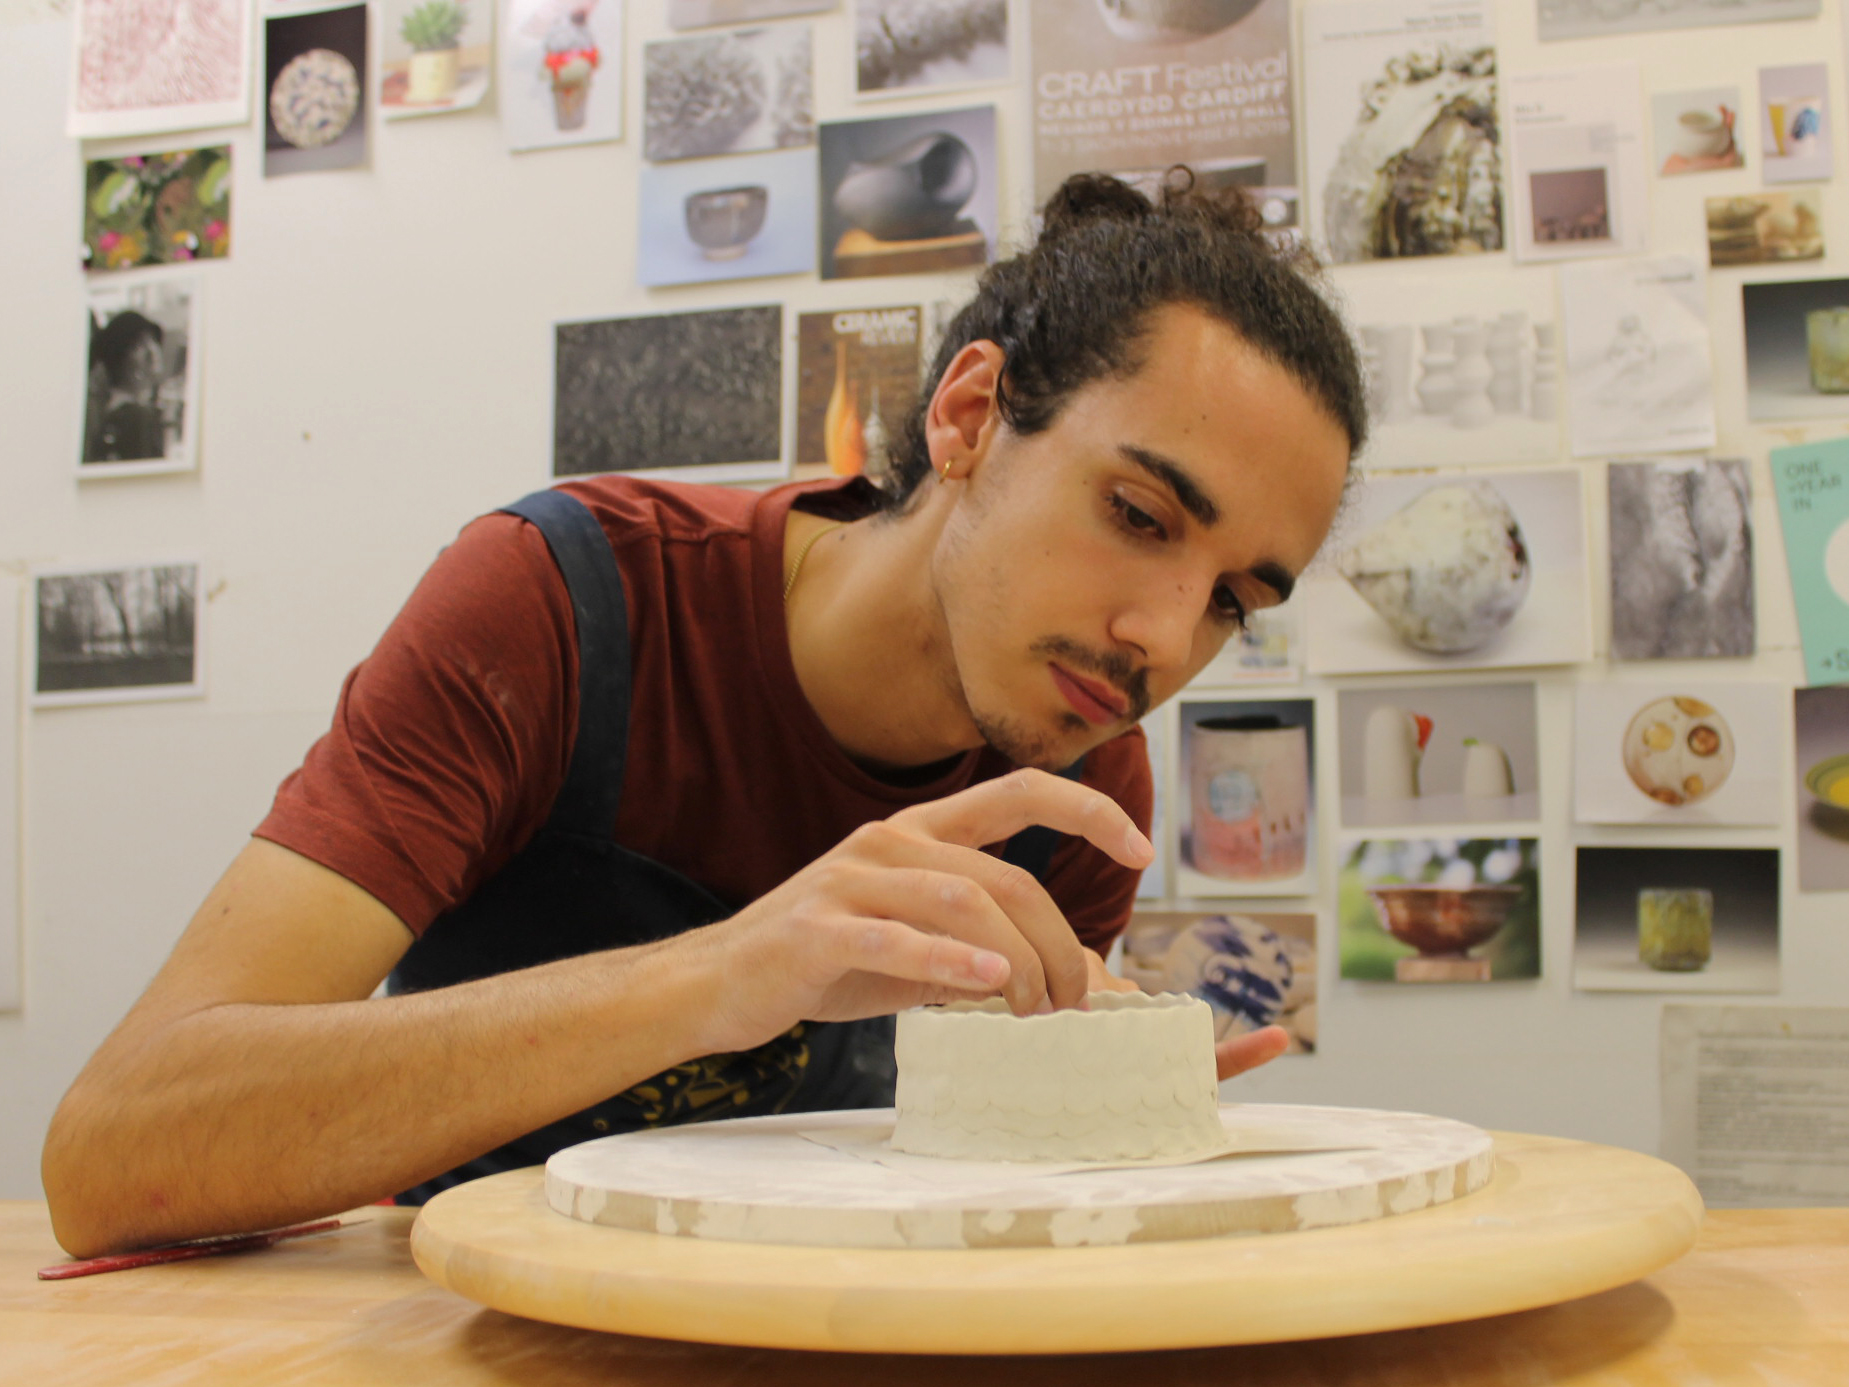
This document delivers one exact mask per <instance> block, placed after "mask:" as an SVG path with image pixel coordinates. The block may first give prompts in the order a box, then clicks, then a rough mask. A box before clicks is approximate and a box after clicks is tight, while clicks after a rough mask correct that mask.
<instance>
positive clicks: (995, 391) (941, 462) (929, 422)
mask: <svg viewBox="0 0 1849 1387" xmlns="http://www.w3.org/2000/svg"><path fill="white" fill-rule="evenodd" d="M1006 359H1007V358H1006V357H1005V355H1004V354H1003V352H1002V349H1001V348H1000V347H998V346H997V345H996V344H995V343H993V342H988V341H981V342H971V343H970V344H969V345H968V346H966V347H964V348H963V350H962V351H960V352H958V353H957V354H956V355H955V356H954V357H952V358H951V360H950V365H948V366H947V367H945V368H944V374H943V375H942V376H940V377H939V378H938V382H937V389H936V390H934V391H933V392H932V393H931V404H930V407H929V408H928V409H927V410H926V411H925V445H926V447H927V448H929V450H930V453H931V468H932V470H933V471H935V472H936V473H937V475H938V476H939V477H941V478H943V479H945V480H946V481H948V480H950V479H951V478H967V477H968V476H969V474H970V471H971V469H972V468H974V467H975V466H976V465H978V464H979V463H980V462H981V461H982V458H983V455H984V454H985V453H987V452H988V449H989V444H990V443H991V442H992V441H993V440H994V437H995V434H996V432H997V430H999V428H1000V427H1001V423H1002V417H1001V382H1002V367H1003V364H1004V363H1005V361H1006Z"/></svg>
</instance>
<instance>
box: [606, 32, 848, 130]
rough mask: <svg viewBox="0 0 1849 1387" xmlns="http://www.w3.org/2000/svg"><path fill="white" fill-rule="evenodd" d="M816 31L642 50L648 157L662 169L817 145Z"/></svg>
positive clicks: (717, 37) (724, 37) (705, 39)
mask: <svg viewBox="0 0 1849 1387" xmlns="http://www.w3.org/2000/svg"><path fill="white" fill-rule="evenodd" d="M812 72H813V64H812V62H811V59H810V41H809V26H808V25H807V24H799V25H788V26H785V27H783V28H767V29H736V30H733V31H732V32H730V33H723V34H702V35H701V36H700V37H698V38H690V39H663V40H661V41H660V42H657V43H649V44H644V45H643V47H642V89H643V96H642V151H643V154H644V156H645V157H647V158H649V159H652V160H654V161H656V162H657V163H660V162H662V161H665V160H670V159H698V158H704V157H707V156H710V155H715V154H739V153H744V152H746V151H749V150H756V149H789V148H793V147H795V146H799V145H808V144H814V143H815V83H814V78H813V75H812Z"/></svg>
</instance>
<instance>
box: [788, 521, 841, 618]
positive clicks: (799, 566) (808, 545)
mask: <svg viewBox="0 0 1849 1387" xmlns="http://www.w3.org/2000/svg"><path fill="white" fill-rule="evenodd" d="M845 524H847V521H845V520H831V521H829V522H828V523H827V524H826V525H824V526H822V528H821V529H819V530H817V531H816V532H815V533H814V534H812V535H810V536H809V538H808V539H807V540H805V541H804V542H803V547H802V548H801V549H799V550H797V551H796V562H795V563H793V564H791V565H790V576H789V577H787V578H785V579H784V580H783V600H784V601H785V602H788V601H789V600H790V590H791V589H792V588H794V587H795V586H796V575H797V574H799V573H801V572H802V571H803V560H804V559H806V558H808V557H809V551H810V550H811V549H813V548H815V542H816V541H817V540H818V539H820V538H821V537H822V536H823V535H825V534H827V533H828V532H829V531H830V530H838V529H840V528H841V527H842V526H843V525H845Z"/></svg>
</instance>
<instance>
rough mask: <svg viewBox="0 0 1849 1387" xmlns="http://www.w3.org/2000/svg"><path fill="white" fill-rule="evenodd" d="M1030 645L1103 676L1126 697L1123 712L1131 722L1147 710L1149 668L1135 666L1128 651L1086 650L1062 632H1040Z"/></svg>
mask: <svg viewBox="0 0 1849 1387" xmlns="http://www.w3.org/2000/svg"><path fill="white" fill-rule="evenodd" d="M1030 649H1031V650H1032V651H1033V653H1034V654H1036V655H1048V656H1056V657H1057V658H1058V659H1059V661H1060V663H1062V664H1064V665H1067V666H1069V667H1071V668H1072V669H1074V670H1077V671H1078V672H1079V673H1080V674H1091V675H1096V676H1097V677H1098V678H1100V679H1102V680H1104V681H1105V683H1107V684H1109V685H1110V686H1111V687H1112V688H1114V689H1116V690H1117V691H1118V692H1119V693H1121V694H1122V695H1123V696H1124V698H1125V699H1126V700H1127V701H1128V704H1129V707H1128V708H1127V709H1126V710H1125V713H1124V716H1125V717H1127V718H1129V719H1130V721H1131V722H1141V721H1142V719H1143V715H1144V714H1145V713H1147V712H1148V711H1149V671H1148V670H1146V669H1138V668H1136V666H1134V665H1133V664H1131V663H1130V657H1129V656H1128V655H1123V654H1119V653H1114V652H1104V653H1100V652H1099V651H1096V650H1090V649H1087V648H1086V647H1085V646H1082V645H1080V644H1079V643H1078V642H1077V641H1075V640H1070V639H1068V638H1067V637H1065V636H1042V637H1041V638H1040V639H1039V640H1037V641H1035V642H1034V643H1033V645H1032V646H1031V647H1030Z"/></svg>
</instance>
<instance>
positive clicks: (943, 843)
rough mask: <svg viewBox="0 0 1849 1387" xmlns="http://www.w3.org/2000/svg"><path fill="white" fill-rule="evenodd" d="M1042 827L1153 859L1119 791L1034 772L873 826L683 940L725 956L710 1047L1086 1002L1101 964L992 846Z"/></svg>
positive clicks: (707, 1038) (1035, 885)
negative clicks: (962, 1008) (830, 1026)
mask: <svg viewBox="0 0 1849 1387" xmlns="http://www.w3.org/2000/svg"><path fill="white" fill-rule="evenodd" d="M1034 824H1044V825H1045V826H1047V827H1049V828H1052V829H1055V830H1056V831H1058V832H1061V833H1066V834H1071V835H1073V836H1076V837H1082V838H1085V839H1086V840H1088V841H1089V842H1091V843H1092V844H1093V845H1094V846H1096V847H1097V848H1098V849H1099V850H1100V851H1102V852H1105V853H1107V854H1109V855H1110V856H1111V857H1113V858H1115V859H1116V860H1117V861H1119V862H1121V863H1123V864H1124V865H1125V866H1126V867H1137V868H1140V867H1143V866H1145V865H1147V864H1148V863H1149V861H1150V860H1151V859H1152V858H1153V857H1154V856H1155V849H1154V848H1153V847H1152V846H1151V845H1150V842H1149V840H1148V839H1147V838H1145V837H1144V836H1143V834H1142V833H1141V832H1140V831H1138V829H1137V827H1136V825H1135V823H1133V822H1132V821H1131V819H1130V816H1129V815H1128V814H1126V813H1124V811H1123V809H1122V808H1121V807H1120V806H1119V805H1118V804H1117V803H1116V802H1115V801H1114V800H1112V799H1111V798H1110V797H1109V796H1107V795H1103V794H1100V793H1099V792H1098V791H1096V790H1093V789H1090V788H1088V787H1087V786H1084V785H1081V784H1079V783H1077V782H1076V781H1072V780H1066V779H1063V778H1061V777H1059V776H1055V775H1048V774H1047V773H1045V772H1044V771H1034V770H1022V771H1015V772H1014V773H1012V774H1010V775H1006V776H1002V777H1001V778H999V779H996V780H990V781H985V782H984V783H983V784H981V785H975V786H972V787H970V788H969V789H967V790H964V791H961V792H960V793H958V794H954V795H950V796H947V797H946V798H944V799H941V800H935V801H933V802H931V803H929V804H920V805H915V806H913V807H912V808H909V809H905V810H902V811H900V812H899V813H897V814H895V815H893V816H892V817H891V818H889V819H883V820H880V821H877V822H875V823H870V824H866V825H863V826H862V827H860V828H858V829H856V830H855V831H854V832H853V833H852V834H850V835H849V836H848V837H847V838H846V840H844V841H843V842H842V843H841V844H840V845H839V846H838V847H836V848H834V849H833V850H832V851H830V852H828V853H827V854H825V855H824V856H822V857H821V858H819V859H818V860H817V861H815V862H813V863H811V864H810V865H809V866H808V867H805V868H804V869H803V870H802V871H800V872H798V873H796V875H795V876H793V877H791V878H790V879H789V880H788V881H786V882H784V883H783V884H782V885H780V886H778V887H777V888H776V889H775V890H773V891H771V892H769V893H767V894H766V895H764V896H762V897H760V898H759V899H758V900H756V901H754V902H753V903H752V904H751V905H749V906H747V907H746V908H745V909H744V910H742V911H740V912H739V913H738V914H737V915H735V916H733V917H732V918H731V919H729V920H725V921H722V922H720V923H719V924H717V925H710V926H708V927H707V928H706V929H703V930H699V931H695V932H694V933H693V934H690V935H688V936H685V938H686V940H687V947H688V948H689V949H694V950H710V951H713V956H712V963H713V966H714V971H715V973H716V975H717V976H718V977H719V978H720V979H721V980H722V985H721V987H720V989H719V990H718V991H717V992H716V993H715V995H714V999H713V1000H714V1005H713V1009H712V1017H711V1029H710V1030H709V1031H707V1032H706V1033H705V1034H704V1035H703V1037H702V1038H703V1041H704V1043H705V1045H706V1048H707V1050H708V1051H710V1052H714V1053H717V1052H724V1051H733V1050H744V1049H749V1048H751V1047H753V1046H756V1045H759V1044H762V1043H763V1042H764V1041H766V1040H769V1039H770V1038H771V1037H773V1036H776V1035H780V1034H781V1033H782V1032H784V1031H786V1030H788V1029H789V1028H790V1026H792V1025H794V1024H795V1023H796V1022H798V1021H802V1020H813V1021H845V1020H852V1019H855V1018H858V1017H863V1016H877V1015H883V1014H885V1013H888V1012H894V1011H900V1010H903V1009H904V1008H906V1007H910V1006H918V1005H923V1004H927V1003H933V1002H943V1001H949V1000H952V999H955V998H959V997H986V996H993V995H995V994H996V993H997V992H999V993H1001V994H1002V995H1003V996H1004V997H1006V998H1007V1000H1008V1005H1009V1006H1010V1008H1011V1009H1012V1010H1013V1011H1014V1012H1015V1014H1016V1015H1020V1016H1025V1015H1028V1014H1030V1013H1032V1012H1034V1011H1036V1010H1039V1009H1041V1007H1042V1005H1043V1003H1047V1004H1051V1005H1052V1006H1054V1007H1069V1006H1077V1005H1079V1004H1080V1002H1081V1001H1082V999H1083V998H1084V995H1085V993H1086V991H1087V990H1088V987H1089V979H1090V968H1089V965H1088V963H1087V958H1088V956H1089V957H1093V958H1095V957H1096V955H1095V954H1091V952H1090V951H1089V950H1087V949H1086V948H1085V947H1084V946H1083V945H1081V944H1080V943H1079V941H1078V938H1077V936H1075V935H1074V934H1073V932H1072V927H1071V926H1070V925H1068V924H1067V923H1066V919H1065V917H1064V916H1063V915H1062V914H1060V911H1059V908H1058V907H1057V906H1056V905H1054V903H1053V900H1052V898H1051V897H1050V896H1048V895H1047V893H1046V890H1045V889H1044V888H1043V887H1042V886H1041V885H1040V883H1039V882H1037V881H1035V880H1034V878H1033V876H1032V875H1031V874H1030V873H1028V872H1026V871H1023V870H1022V869H1021V868H1019V867H1015V866H1011V865H1010V864H1008V863H1005V862H1003V861H1001V860H1000V859H999V858H996V857H993V856H991V855H989V854H988V853H985V852H983V851H981V849H982V848H983V847H984V846H985V845H987V844H991V843H999V842H1001V841H1003V840H1004V839H1007V838H1010V837H1012V836H1013V835H1014V834H1016V833H1018V832H1020V831H1021V830H1022V829H1024V828H1027V827H1029V826H1030V825H1034Z"/></svg>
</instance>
